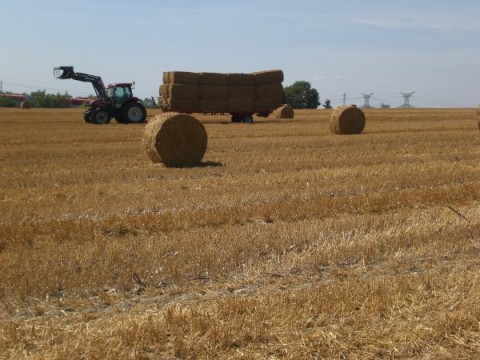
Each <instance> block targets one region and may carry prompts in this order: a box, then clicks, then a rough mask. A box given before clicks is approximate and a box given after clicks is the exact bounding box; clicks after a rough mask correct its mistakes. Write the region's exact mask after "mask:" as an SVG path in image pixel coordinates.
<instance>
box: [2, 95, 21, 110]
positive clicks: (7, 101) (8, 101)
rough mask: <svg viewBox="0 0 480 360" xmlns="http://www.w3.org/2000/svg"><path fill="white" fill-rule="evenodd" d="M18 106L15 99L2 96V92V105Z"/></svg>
mask: <svg viewBox="0 0 480 360" xmlns="http://www.w3.org/2000/svg"><path fill="white" fill-rule="evenodd" d="M15 106H17V105H16V103H15V101H14V100H12V99H10V98H9V97H6V96H2V94H0V107H15Z"/></svg>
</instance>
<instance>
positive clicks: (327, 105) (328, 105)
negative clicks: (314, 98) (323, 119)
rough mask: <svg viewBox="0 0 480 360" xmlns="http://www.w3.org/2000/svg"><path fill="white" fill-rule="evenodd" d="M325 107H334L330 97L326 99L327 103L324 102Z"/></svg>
mask: <svg viewBox="0 0 480 360" xmlns="http://www.w3.org/2000/svg"><path fill="white" fill-rule="evenodd" d="M323 107H324V108H325V109H331V108H332V102H331V101H330V99H327V100H325V104H323Z"/></svg>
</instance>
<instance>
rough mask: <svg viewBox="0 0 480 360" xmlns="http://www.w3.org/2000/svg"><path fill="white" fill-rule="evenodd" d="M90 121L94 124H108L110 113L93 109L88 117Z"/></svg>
mask: <svg viewBox="0 0 480 360" xmlns="http://www.w3.org/2000/svg"><path fill="white" fill-rule="evenodd" d="M90 119H91V120H92V122H93V123H94V124H98V125H103V124H108V123H109V122H110V119H111V117H110V113H109V112H108V110H105V109H101V108H100V109H95V110H93V112H92V115H91V116H90Z"/></svg>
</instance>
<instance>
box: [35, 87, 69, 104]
mask: <svg viewBox="0 0 480 360" xmlns="http://www.w3.org/2000/svg"><path fill="white" fill-rule="evenodd" d="M69 98H70V95H68V93H65V94H64V95H61V94H60V93H57V94H56V95H55V94H47V93H46V92H45V90H39V91H34V92H32V93H31V103H32V107H35V108H67V107H70V103H69V101H68V99H69Z"/></svg>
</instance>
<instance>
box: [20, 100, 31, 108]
mask: <svg viewBox="0 0 480 360" xmlns="http://www.w3.org/2000/svg"><path fill="white" fill-rule="evenodd" d="M31 107H32V105H31V104H30V101H28V100H24V101H22V102H21V103H20V109H30V108H31Z"/></svg>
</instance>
